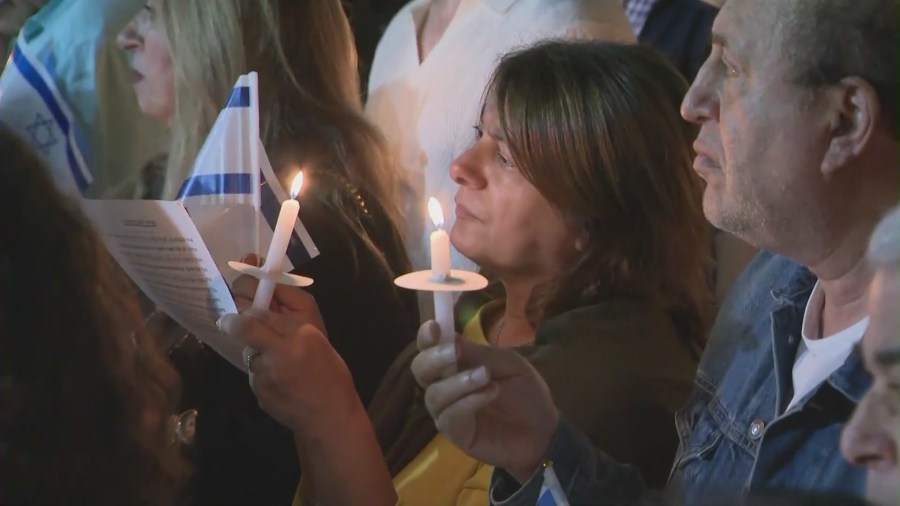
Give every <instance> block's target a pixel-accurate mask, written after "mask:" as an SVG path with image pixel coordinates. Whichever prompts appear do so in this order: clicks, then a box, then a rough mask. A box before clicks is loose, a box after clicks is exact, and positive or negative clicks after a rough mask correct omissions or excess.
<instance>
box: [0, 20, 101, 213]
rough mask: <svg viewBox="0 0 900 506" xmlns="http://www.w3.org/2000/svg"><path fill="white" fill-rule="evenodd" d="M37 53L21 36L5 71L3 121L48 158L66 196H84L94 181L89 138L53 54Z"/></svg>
mask: <svg viewBox="0 0 900 506" xmlns="http://www.w3.org/2000/svg"><path fill="white" fill-rule="evenodd" d="M40 56H41V55H36V54H33V52H32V49H31V47H30V46H29V45H28V44H27V43H26V42H25V41H24V40H23V39H22V38H21V37H20V38H19V40H18V41H17V42H16V45H15V47H13V50H12V53H11V55H10V57H9V60H8V61H7V62H6V67H5V68H4V70H3V74H2V75H0V122H2V123H3V124H4V125H5V126H6V127H7V128H9V129H10V130H12V131H13V132H16V133H17V134H18V135H19V136H20V137H22V138H23V139H25V141H26V142H29V143H30V144H31V145H32V146H33V147H34V149H35V151H37V152H38V153H39V154H40V155H41V156H43V158H44V160H45V162H46V163H47V166H48V168H49V169H50V173H51V176H52V178H53V180H54V182H55V183H56V184H57V186H58V187H59V189H60V190H61V191H63V192H64V193H66V194H69V195H76V196H79V197H81V196H82V195H83V194H84V191H85V190H86V189H87V188H88V187H89V186H90V185H91V183H92V182H93V176H92V175H91V171H90V168H89V164H88V162H87V161H86V155H87V154H88V152H87V151H86V150H85V149H84V147H85V144H86V143H85V142H83V136H82V135H80V132H79V131H78V127H77V125H76V123H75V121H74V120H73V115H72V110H71V109H70V108H69V105H68V103H67V102H66V100H65V99H64V98H63V96H62V95H61V94H60V92H59V90H58V89H57V87H56V84H55V81H54V79H53V68H54V67H55V64H54V59H53V55H50V54H48V55H44V58H43V59H42V58H41V57H40Z"/></svg>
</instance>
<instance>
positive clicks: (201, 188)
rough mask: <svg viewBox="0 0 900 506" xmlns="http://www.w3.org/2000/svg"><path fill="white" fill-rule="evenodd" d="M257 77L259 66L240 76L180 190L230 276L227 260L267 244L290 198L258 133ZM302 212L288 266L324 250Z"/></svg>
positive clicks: (290, 246) (179, 193) (191, 213)
mask: <svg viewBox="0 0 900 506" xmlns="http://www.w3.org/2000/svg"><path fill="white" fill-rule="evenodd" d="M256 79H257V76H256V73H255V72H252V73H250V74H247V75H242V76H240V77H239V78H238V81H237V83H235V86H234V88H233V89H232V92H231V96H230V97H229V99H228V102H227V103H226V104H225V107H224V108H223V109H222V111H221V112H220V113H219V117H218V118H217V119H216V122H215V124H214V125H213V127H212V129H211V130H210V133H209V135H208V136H207V138H206V141H204V143H203V146H202V147H201V148H200V152H199V154H198V155H197V159H196V160H195V161H194V166H193V168H192V169H191V173H190V174H189V175H188V176H187V178H186V179H185V180H184V183H183V184H182V185H181V189H180V190H179V192H178V200H180V201H181V202H182V203H183V204H184V207H185V208H186V209H187V211H188V213H190V215H191V220H192V221H193V222H194V223H195V225H196V226H197V229H198V230H199V231H200V235H201V236H202V237H203V240H204V242H205V243H206V246H207V248H208V249H209V251H210V253H212V256H213V258H214V259H215V260H216V264H217V265H218V266H219V269H220V271H221V272H222V273H223V274H226V277H227V274H228V273H229V272H230V269H229V268H228V267H227V266H226V263H227V261H228V260H240V259H241V258H242V257H243V255H245V254H247V253H256V254H257V255H260V253H261V252H265V251H266V250H267V248H268V244H269V242H270V241H271V239H272V230H273V229H274V228H275V223H276V222H277V220H278V213H279V210H280V208H281V202H282V201H283V200H284V199H286V198H288V194H287V192H286V191H285V190H284V188H283V187H282V186H281V184H280V183H279V181H278V179H277V178H276V176H275V173H274V171H273V170H272V166H271V164H270V163H269V159H268V156H267V155H266V152H265V149H264V148H263V146H262V142H261V141H260V139H259V99H258V97H259V92H258V87H257V82H256ZM301 198H302V197H301ZM300 218H301V219H298V220H297V225H296V226H295V227H294V235H293V237H292V238H291V243H290V245H289V247H288V252H287V258H288V260H289V261H290V263H285V266H286V268H288V269H290V268H293V267H294V266H297V265H300V264H302V263H304V262H306V261H307V260H309V259H311V258H313V257H315V256H317V255H318V254H319V251H318V249H317V248H316V245H315V243H313V241H312V238H311V237H310V236H309V233H308V232H307V231H306V228H305V227H304V226H303V223H302V221H301V220H302V216H301V217H300Z"/></svg>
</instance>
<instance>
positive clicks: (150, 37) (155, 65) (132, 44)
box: [118, 0, 175, 124]
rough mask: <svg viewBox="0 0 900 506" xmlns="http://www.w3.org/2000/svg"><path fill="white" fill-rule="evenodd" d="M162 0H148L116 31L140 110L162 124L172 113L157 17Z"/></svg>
mask: <svg viewBox="0 0 900 506" xmlns="http://www.w3.org/2000/svg"><path fill="white" fill-rule="evenodd" d="M161 1H162V0H149V1H148V2H147V3H146V4H145V5H144V7H143V8H141V10H140V12H138V14H137V15H136V16H135V17H134V19H132V20H131V22H130V23H128V25H127V26H126V27H125V29H124V30H122V33H120V34H119V38H118V43H119V48H121V49H122V50H123V51H125V52H126V53H127V54H128V55H129V56H130V66H131V77H132V82H133V85H134V91H135V93H136V94H137V99H138V104H140V107H141V111H143V113H144V114H146V115H148V116H152V117H154V118H156V119H158V120H160V121H162V122H164V123H166V124H168V123H170V122H171V120H172V116H173V115H174V113H175V80H174V78H173V77H172V59H171V56H170V54H169V40H168V38H167V37H166V31H165V28H164V27H163V26H162V20H161V19H160V18H159V7H160V5H159V4H160V2H161Z"/></svg>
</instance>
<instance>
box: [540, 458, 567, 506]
mask: <svg viewBox="0 0 900 506" xmlns="http://www.w3.org/2000/svg"><path fill="white" fill-rule="evenodd" d="M537 506H569V499H568V498H567V497H566V493H565V492H564V491H563V487H562V485H561V484H560V483H559V478H557V477H556V472H555V471H553V463H552V462H545V463H544V483H543V484H542V485H541V492H540V494H538V500H537Z"/></svg>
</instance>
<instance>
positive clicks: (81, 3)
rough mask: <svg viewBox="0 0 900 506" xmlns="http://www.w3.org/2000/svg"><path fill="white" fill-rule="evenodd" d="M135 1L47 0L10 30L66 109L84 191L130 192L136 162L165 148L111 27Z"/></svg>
mask: <svg viewBox="0 0 900 506" xmlns="http://www.w3.org/2000/svg"><path fill="white" fill-rule="evenodd" d="M143 4H144V1H143V0H50V1H49V2H47V3H46V4H45V5H44V6H43V7H42V8H41V9H40V10H39V11H38V12H36V13H35V14H34V15H33V16H31V17H30V18H29V19H28V20H27V21H26V22H25V24H24V25H23V26H22V29H21V31H20V32H19V35H18V38H19V39H20V40H24V41H25V42H27V44H28V45H29V47H30V48H31V50H32V51H33V52H34V53H35V54H36V55H37V56H38V57H39V60H40V61H41V63H42V64H43V65H44V67H45V68H46V70H47V71H48V73H49V74H50V75H51V76H52V77H53V80H54V84H55V85H56V87H57V89H58V90H59V92H60V95H61V96H62V98H63V99H64V100H65V101H66V104H67V105H68V106H69V108H70V109H71V111H72V114H73V116H74V118H73V119H74V122H75V124H76V131H77V133H78V135H79V137H80V138H79V141H80V142H79V144H80V145H81V146H82V148H83V155H84V157H85V161H86V162H87V165H88V168H89V170H90V172H91V174H92V176H93V182H92V184H91V186H90V187H89V188H87V190H86V192H85V195H86V196H88V197H104V198H132V197H135V196H136V192H137V190H138V187H139V181H140V178H141V172H142V170H143V168H144V167H145V166H146V165H147V163H148V162H149V161H150V160H151V159H152V158H154V157H156V156H157V155H159V154H161V153H163V152H164V151H166V149H167V147H168V146H167V144H166V138H165V134H166V129H165V128H164V126H163V125H161V124H160V123H159V122H157V121H155V120H153V119H151V118H149V117H147V116H145V115H144V114H142V113H141V110H140V108H139V106H138V103H137V98H136V97H135V94H134V89H133V88H132V84H131V70H130V69H129V67H128V64H127V62H126V60H125V55H124V54H123V53H122V51H121V50H119V48H118V46H117V44H116V37H117V36H118V34H119V32H120V31H121V30H122V28H124V27H125V25H126V24H127V23H128V22H129V21H130V20H131V19H132V17H134V15H135V14H136V13H137V12H138V10H139V9H140V8H141V6H143ZM0 114H2V110H0Z"/></svg>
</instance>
